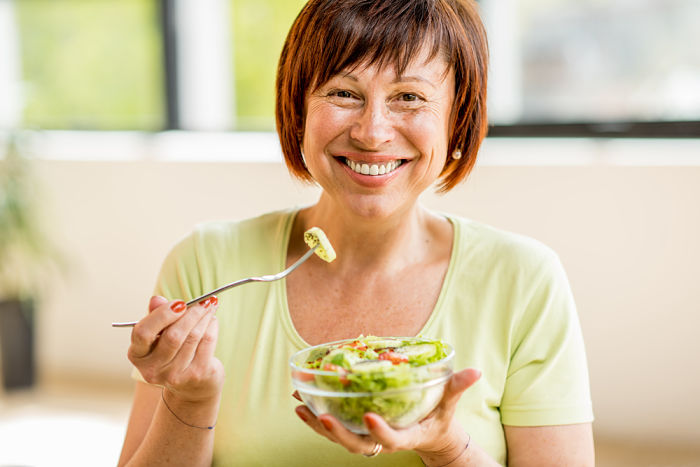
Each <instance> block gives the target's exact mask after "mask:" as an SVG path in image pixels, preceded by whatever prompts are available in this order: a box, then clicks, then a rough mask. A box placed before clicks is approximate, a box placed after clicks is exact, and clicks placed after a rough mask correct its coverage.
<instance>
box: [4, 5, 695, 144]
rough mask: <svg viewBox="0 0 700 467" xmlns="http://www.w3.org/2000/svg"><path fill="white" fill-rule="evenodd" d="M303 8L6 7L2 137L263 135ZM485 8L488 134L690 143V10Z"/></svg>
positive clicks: (692, 10)
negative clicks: (51, 132)
mask: <svg viewBox="0 0 700 467" xmlns="http://www.w3.org/2000/svg"><path fill="white" fill-rule="evenodd" d="M304 3H305V0H207V1H195V0H191V1H190V0H0V26H3V25H9V26H8V27H0V60H2V63H3V64H10V65H11V63H12V62H13V60H14V59H13V58H12V57H13V56H14V55H17V56H18V57H19V58H18V59H17V60H14V61H15V62H17V63H18V64H19V65H18V66H17V67H16V68H18V70H19V71H18V72H17V73H13V72H12V70H11V69H12V66H9V65H8V66H5V67H4V69H3V68H2V67H0V127H3V126H5V127H7V126H8V124H7V123H5V122H6V121H8V117H7V115H10V116H11V115H12V114H13V112H14V114H19V115H20V117H19V118H17V119H15V120H16V124H19V125H21V126H24V127H30V128H37V127H38V128H47V129H54V128H60V129H89V130H116V129H133V130H145V131H158V130H162V129H166V128H167V129H170V128H172V129H184V130H216V131H231V130H237V131H273V130H274V80H275V72H276V66H277V60H278V56H279V53H280V50H281V47H282V43H283V41H284V38H285V37H286V34H287V31H288V29H289V26H290V25H291V23H292V21H293V20H294V18H295V17H296V15H297V14H298V12H299V10H300V9H301V7H302V6H303V4H304ZM479 3H480V4H481V8H482V13H483V17H484V20H485V23H486V24H487V29H488V33H489V43H490V48H491V70H490V77H489V103H488V104H489V114H490V120H491V122H492V130H491V132H490V135H491V136H683V137H699V136H700V48H698V47H697V45H696V44H698V43H700V29H699V28H698V26H697V23H698V19H699V18H700V2H699V1H698V0H619V1H614V2H611V1H606V0H588V1H580V0H479ZM8 18H11V19H9V20H8ZM4 20H5V21H4ZM10 26H12V27H10ZM11 30H14V32H13V31H11ZM13 36H14V41H15V42H16V43H17V46H16V47H14V48H15V49H17V50H18V52H17V53H14V52H13V51H12V50H11V49H12V48H13V46H12V42H13ZM8 57H9V59H8ZM14 75H18V76H19V77H14ZM17 83H19V86H16V84H17ZM16 88H19V92H15V89H16ZM17 95H19V96H20V99H14V97H13V96H17ZM13 99H14V101H15V102H14V103H13V102H11V101H13ZM3 106H4V107H3ZM15 107H16V108H19V109H20V110H19V111H15V110H13V108H15ZM9 121H12V119H11V118H9Z"/></svg>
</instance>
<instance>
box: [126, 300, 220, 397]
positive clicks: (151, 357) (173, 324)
mask: <svg viewBox="0 0 700 467" xmlns="http://www.w3.org/2000/svg"><path fill="white" fill-rule="evenodd" d="M217 307H218V300H217V299H216V297H211V298H210V299H205V300H203V301H202V302H200V303H199V304H195V305H191V306H189V307H187V306H186V305H185V302H183V301H182V300H175V301H168V300H167V299H165V298H163V297H158V296H156V297H152V298H151V301H150V304H149V307H148V308H149V314H148V315H147V316H146V317H144V318H143V319H141V320H140V321H139V322H138V323H137V324H136V326H134V329H133V330H132V332H131V345H130V346H129V351H128V357H129V360H130V361H131V363H133V364H134V366H135V367H136V368H137V369H138V370H139V372H141V376H143V378H144V380H145V381H146V382H147V383H150V384H157V385H160V386H163V387H164V388H165V389H166V390H167V391H169V392H170V393H171V395H172V396H173V397H175V398H177V399H179V400H180V401H182V402H187V403H199V402H207V401H212V400H218V398H219V397H220V395H221V389H222V387H223V382H224V368H223V365H222V363H221V361H219V360H218V359H217V358H216V357H215V356H214V349H215V347H216V341H217V338H218V331H219V328H218V323H217V319H216V316H215V312H216V309H217Z"/></svg>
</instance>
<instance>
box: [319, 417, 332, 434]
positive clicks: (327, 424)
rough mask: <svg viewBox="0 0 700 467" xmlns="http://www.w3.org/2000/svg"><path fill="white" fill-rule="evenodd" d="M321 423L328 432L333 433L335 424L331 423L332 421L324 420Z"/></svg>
mask: <svg viewBox="0 0 700 467" xmlns="http://www.w3.org/2000/svg"><path fill="white" fill-rule="evenodd" d="M321 423H323V426H324V428H325V429H326V430H328V431H331V429H332V428H333V424H332V423H331V422H330V420H326V419H325V418H322V419H321Z"/></svg>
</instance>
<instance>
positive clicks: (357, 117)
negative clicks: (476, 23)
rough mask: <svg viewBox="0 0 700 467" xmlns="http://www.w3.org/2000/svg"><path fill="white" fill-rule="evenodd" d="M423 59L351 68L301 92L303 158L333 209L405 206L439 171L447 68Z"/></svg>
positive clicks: (365, 212)
mask: <svg viewBox="0 0 700 467" xmlns="http://www.w3.org/2000/svg"><path fill="white" fill-rule="evenodd" d="M424 57H425V54H422V55H420V56H419V57H418V58H417V59H416V60H414V61H413V62H412V63H411V64H410V65H409V66H408V67H407V68H406V70H405V72H404V74H403V75H402V76H397V75H396V72H395V70H394V68H393V67H388V66H387V67H385V68H383V69H379V68H377V67H376V66H371V67H364V66H358V67H356V68H353V69H350V70H346V71H345V72H343V73H340V74H338V75H337V76H334V77H332V78H331V79H330V80H329V81H328V82H327V83H325V84H323V85H322V86H320V87H319V88H318V89H317V90H316V91H314V92H312V93H310V94H309V95H308V97H307V108H306V124H305V129H304V138H303V142H302V144H303V150H304V158H305V161H306V165H307V168H308V169H309V172H310V173H311V175H312V176H313V177H314V179H315V180H316V182H318V183H319V185H320V186H321V187H322V188H323V190H324V197H325V198H328V197H330V199H331V200H333V201H334V205H335V207H336V208H340V209H347V210H350V211H352V213H354V214H355V215H360V216H363V217H368V218H379V217H386V216H389V215H392V214H394V213H397V212H402V211H403V212H407V211H408V210H410V209H411V208H412V207H413V206H414V204H415V202H416V199H417V198H418V196H419V195H420V194H421V193H422V192H423V191H425V190H426V189H427V188H428V187H430V186H431V185H432V184H433V182H434V181H435V180H436V179H437V177H438V175H439V174H440V172H441V171H442V168H443V167H444V165H445V160H446V153H447V146H448V133H449V126H450V115H451V110H452V103H453V100H454V73H453V72H452V70H449V72H447V73H446V72H445V71H446V64H445V62H444V61H443V60H442V59H439V58H436V59H433V60H430V61H426V59H425V58H424ZM323 199H324V198H323V197H322V201H323Z"/></svg>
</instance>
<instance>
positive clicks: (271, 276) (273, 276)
mask: <svg viewBox="0 0 700 467" xmlns="http://www.w3.org/2000/svg"><path fill="white" fill-rule="evenodd" d="M319 246H320V243H318V244H316V245H314V246H313V247H312V248H311V249H309V251H307V252H306V253H305V254H304V256H302V257H301V258H299V259H298V260H296V262H295V263H294V264H292V265H291V266H289V267H288V268H287V269H285V270H284V271H281V272H278V273H277V274H268V275H265V276H257V277H246V278H245V279H239V280H237V281H235V282H231V283H230V284H226V285H224V286H221V287H219V288H218V289H215V290H212V291H211V292H207V293H205V294H204V295H201V296H199V297H197V298H193V299H192V300H190V301H189V302H186V303H185V304H186V305H187V306H190V305H193V304H195V303H198V302H200V301H202V300H204V299H205V298H209V297H211V296H212V295H216V294H218V293H220V292H223V291H224V290H228V289H232V288H234V287H237V286H239V285H243V284H247V283H249V282H274V281H278V280H280V279H283V278H285V277H287V276H288V275H289V274H291V272H292V271H294V270H295V269H296V268H298V267H299V266H301V263H303V262H304V261H306V260H307V259H309V257H310V256H311V255H313V254H314V252H315V251H316V249H317V248H318V247H319ZM136 323H138V321H126V322H123V323H112V327H114V328H130V327H133V326H135V325H136Z"/></svg>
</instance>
